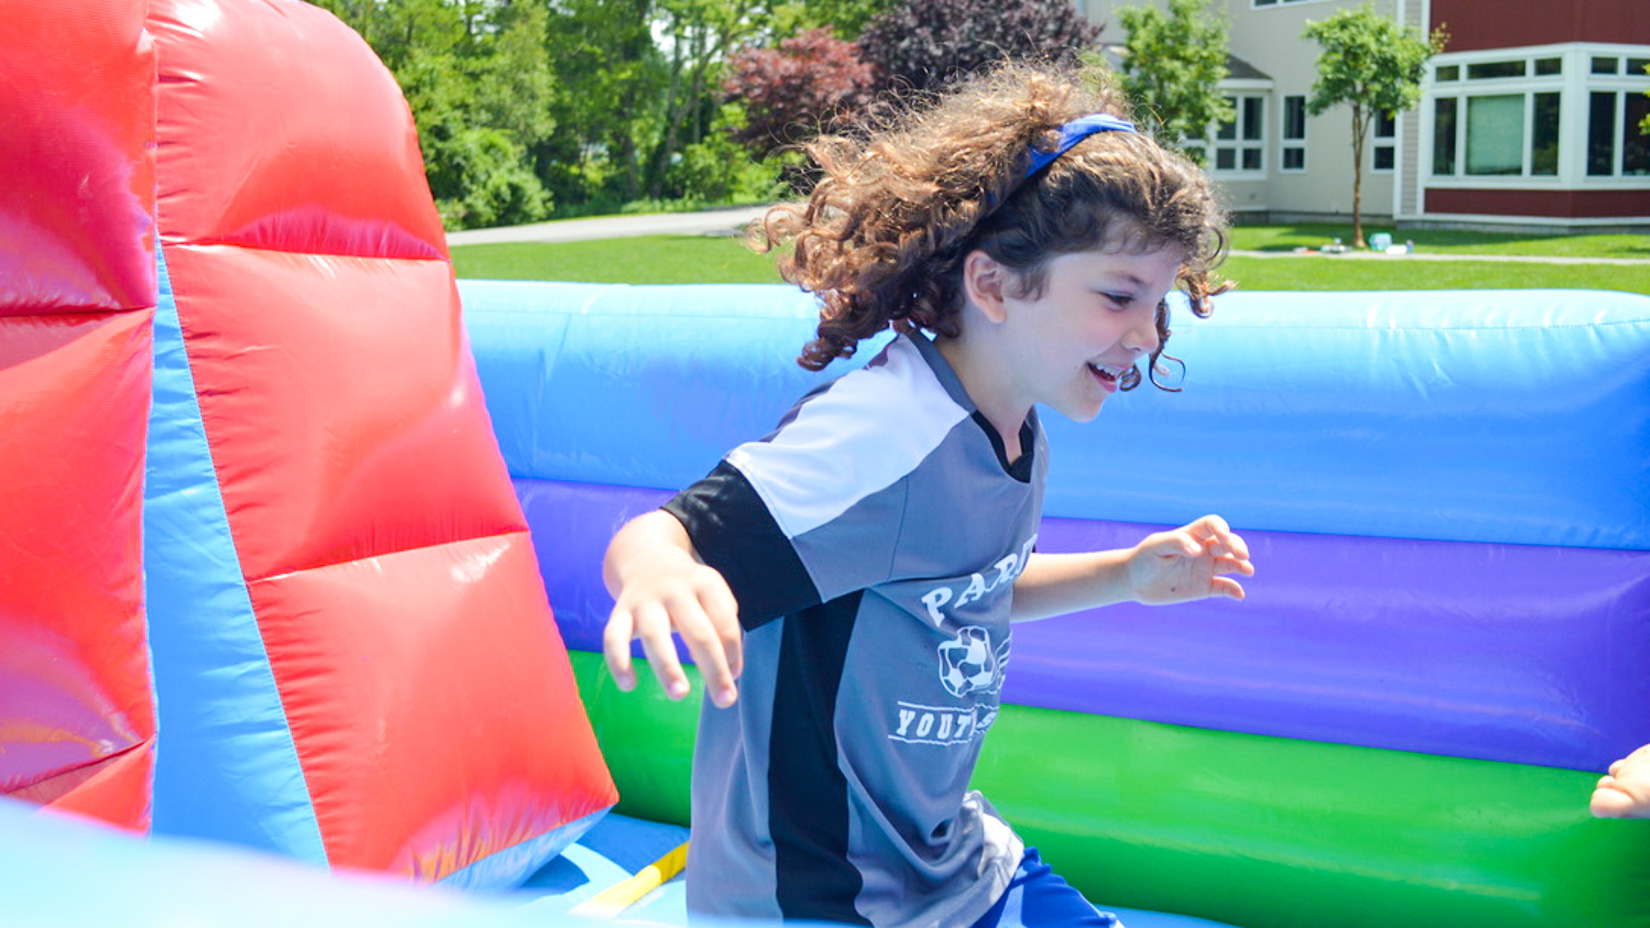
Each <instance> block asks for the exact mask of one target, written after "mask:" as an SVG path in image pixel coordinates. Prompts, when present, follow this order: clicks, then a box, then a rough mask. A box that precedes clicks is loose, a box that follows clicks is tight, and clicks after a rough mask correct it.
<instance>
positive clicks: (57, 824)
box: [0, 799, 1216, 928]
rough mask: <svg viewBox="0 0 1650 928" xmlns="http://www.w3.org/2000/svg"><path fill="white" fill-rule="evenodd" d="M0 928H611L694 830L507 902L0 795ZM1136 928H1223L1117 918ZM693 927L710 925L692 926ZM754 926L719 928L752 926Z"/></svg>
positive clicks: (668, 918)
mask: <svg viewBox="0 0 1650 928" xmlns="http://www.w3.org/2000/svg"><path fill="white" fill-rule="evenodd" d="M0 835H3V836H4V838H3V839H0V899H3V900H4V904H3V914H0V923H4V924H6V925H18V926H28V928H83V926H86V925H102V924H109V925H119V926H121V928H176V926H181V925H190V926H220V925H222V926H229V925H233V926H235V928H291V926H294V925H349V926H351V928H374V926H394V928H518V926H520V928H525V926H533V928H546V926H554V925H589V924H603V922H600V921H595V920H591V919H586V918H582V917H579V916H576V915H573V914H571V910H572V909H573V907H574V906H576V905H578V904H579V903H581V902H583V901H585V900H587V899H589V898H591V897H592V896H594V895H596V894H597V893H599V892H601V891H602V890H604V889H606V888H608V887H609V886H612V885H614V884H616V883H619V882H621V881H623V880H624V879H626V878H628V877H629V876H630V875H632V874H634V873H636V872H637V871H639V870H641V869H643V868H645V867H647V866H648V865H649V864H652V863H653V862H654V861H656V860H658V859H659V858H661V857H663V856H664V855H665V854H667V853H669V851H670V850H671V849H673V848H675V847H676V846H677V845H679V844H681V842H682V841H684V840H686V837H687V829H685V828H680V827H677V826H673V825H662V824H658V823H655V822H648V821H643V820H640V819H634V818H628V817H626V816H622V815H608V816H607V817H606V818H604V819H603V820H602V821H601V822H600V823H598V824H597V825H596V826H595V827H594V828H593V829H592V830H591V831H590V832H589V833H587V834H586V835H585V836H584V838H583V839H582V840H581V841H579V842H578V843H577V844H575V845H574V846H572V847H570V848H568V849H567V850H566V851H565V852H563V854H562V855H561V856H560V857H557V858H556V859H554V860H552V861H551V862H550V863H548V864H546V865H545V866H544V867H542V868H541V869H540V870H539V871H538V872H537V873H535V874H533V876H532V877H531V878H529V879H528V880H527V882H526V884H525V885H524V886H522V887H521V888H520V889H518V890H516V891H513V892H508V893H463V892H459V891H456V890H451V889H446V888H443V887H439V886H416V885H412V884H409V883H406V882H403V881H400V880H394V879H390V878H387V877H383V876H374V875H369V874H335V873H329V872H327V871H326V870H323V869H320V868H318V867H315V866H312V865H308V864H303V863H299V862H297V861H293V860H289V859H286V858H281V857H274V856H270V855H267V854H263V853H258V852H253V851H249V850H245V849H241V848H235V847H229V846H226V845H221V844H212V843H207V842H201V841H188V840H180V839H174V838H145V837H139V836H136V835H132V834H128V833H125V832H122V831H118V830H115V829H112V828H109V827H108V826H106V825H102V824H98V823H94V822H89V821H83V820H80V819H77V818H73V817H70V816H66V815H60V814H56V813H43V812H40V811H38V810H37V809H36V808H35V807H33V806H31V805H27V804H25V803H22V802H18V801H16V800H11V799H0ZM1116 911H1117V912H1118V914H1119V915H1120V916H1122V918H1123V920H1124V922H1125V924H1126V925H1127V926H1128V928H1211V926H1215V925H1216V923H1214V922H1208V921H1202V920H1199V919H1192V918H1185V917H1181V916H1174V915H1163V914H1159V913H1151V912H1133V911H1130V910H1116ZM606 923H607V924H621V925H631V926H684V925H686V924H687V912H686V905H685V893H684V887H683V883H682V881H681V879H680V878H677V879H674V880H671V881H669V882H667V883H665V884H664V885H663V886H660V887H659V888H658V889H655V890H654V891H652V892H651V893H649V894H647V895H646V896H644V897H643V898H642V899H640V900H639V901H637V902H636V903H634V904H633V905H631V906H630V907H629V908H628V909H626V910H625V911H624V912H623V913H622V914H621V915H619V916H618V917H616V918H615V919H613V920H612V921H609V922H606ZM694 924H695V928H712V926H708V925H701V923H700V922H699V921H697V920H696V921H695V923H694ZM752 925H753V923H750V922H738V923H730V924H724V925H723V926H721V928H752Z"/></svg>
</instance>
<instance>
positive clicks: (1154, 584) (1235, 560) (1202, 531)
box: [1128, 516, 1255, 605]
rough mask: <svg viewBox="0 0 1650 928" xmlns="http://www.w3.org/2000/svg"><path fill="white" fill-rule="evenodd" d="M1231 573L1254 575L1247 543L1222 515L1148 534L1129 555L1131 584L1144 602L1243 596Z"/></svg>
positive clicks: (1239, 585) (1240, 586)
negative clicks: (1170, 529)
mask: <svg viewBox="0 0 1650 928" xmlns="http://www.w3.org/2000/svg"><path fill="white" fill-rule="evenodd" d="M1231 574H1236V575H1238V576H1243V577H1253V576H1254V575H1255V567H1254V565H1253V564H1251V563H1249V546H1248V545H1247V544H1245V543H1244V541H1243V538H1242V536H1240V535H1238V534H1237V533H1235V532H1233V531H1232V530H1231V528H1230V527H1228V526H1227V525H1226V520H1225V519H1222V518H1221V517H1220V516H1204V517H1203V518H1201V519H1198V520H1197V521H1196V522H1193V523H1191V524H1190V525H1187V526H1185V527H1183V528H1177V529H1174V530H1172V531H1167V532H1158V533H1157V534H1155V535H1148V536H1146V538H1145V539H1144V540H1142V541H1141V542H1140V543H1139V544H1137V545H1135V546H1134V551H1133V552H1132V553H1131V555H1130V557H1129V567H1128V578H1129V587H1130V590H1131V591H1132V592H1133V594H1134V598H1135V599H1136V600H1137V601H1139V602H1142V603H1149V604H1154V605H1162V604H1165V603H1181V602H1187V601H1189V600H1194V599H1204V598H1206V597H1210V596H1229V597H1231V598H1232V599H1242V598H1243V595H1244V594H1243V585H1242V584H1240V583H1238V582H1237V581H1236V580H1234V579H1232V578H1231V576H1229V575H1231Z"/></svg>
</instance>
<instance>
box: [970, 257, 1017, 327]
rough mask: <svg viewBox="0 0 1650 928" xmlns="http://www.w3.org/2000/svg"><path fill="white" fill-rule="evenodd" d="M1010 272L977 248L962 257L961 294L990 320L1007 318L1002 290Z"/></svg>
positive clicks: (1006, 283)
mask: <svg viewBox="0 0 1650 928" xmlns="http://www.w3.org/2000/svg"><path fill="white" fill-rule="evenodd" d="M1011 273H1012V272H1011V271H1009V269H1008V268H1007V267H1006V266H1004V265H1003V264H1002V263H1001V262H999V261H998V260H997V259H996V258H993V257H991V256H990V255H988V254H986V253H985V252H983V251H980V250H978V249H975V250H974V251H971V252H969V253H968V255H967V256H966V257H964V258H963V294H964V295H966V296H967V297H968V299H969V301H970V302H972V303H973V304H974V305H975V306H977V307H979V308H980V312H982V313H984V314H985V317H986V318H987V319H989V320H991V321H992V322H1002V321H1003V320H1004V319H1006V318H1007V312H1006V307H1005V306H1004V300H1003V292H1004V290H1005V289H1006V288H1007V287H1008V283H1009V275H1010V274H1011Z"/></svg>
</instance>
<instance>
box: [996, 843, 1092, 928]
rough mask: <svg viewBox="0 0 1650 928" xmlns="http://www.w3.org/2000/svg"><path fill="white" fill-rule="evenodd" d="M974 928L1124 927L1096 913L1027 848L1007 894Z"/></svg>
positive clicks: (1080, 894)
mask: <svg viewBox="0 0 1650 928" xmlns="http://www.w3.org/2000/svg"><path fill="white" fill-rule="evenodd" d="M974 928H1123V923H1122V922H1120V921H1118V920H1117V916H1115V915H1112V914H1111V913H1110V912H1102V911H1100V910H1099V909H1096V908H1095V907H1094V906H1093V905H1091V904H1090V903H1089V901H1088V900H1087V899H1084V898H1083V894H1082V893H1080V892H1078V891H1077V890H1075V889H1073V888H1072V886H1071V884H1070V883H1067V882H1066V881H1065V879H1064V878H1063V877H1061V876H1060V875H1059V874H1057V873H1055V872H1054V868H1052V867H1050V866H1049V865H1048V864H1045V863H1043V859H1042V857H1041V856H1039V855H1038V853H1037V849H1036V848H1034V847H1028V848H1026V856H1025V857H1024V858H1023V859H1022V860H1021V861H1020V869H1019V870H1016V871H1015V872H1014V879H1013V881H1011V882H1010V883H1009V884H1008V892H1006V893H1003V895H1002V898H1000V899H998V900H997V904H996V905H994V906H992V907H991V911H989V912H987V913H985V915H983V916H981V917H980V920H979V921H977V922H975V923H974Z"/></svg>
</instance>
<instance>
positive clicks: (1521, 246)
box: [452, 225, 1650, 294]
mask: <svg viewBox="0 0 1650 928" xmlns="http://www.w3.org/2000/svg"><path fill="white" fill-rule="evenodd" d="M1337 234H1340V235H1342V236H1343V238H1350V231H1349V230H1347V229H1344V228H1340V227H1336V226H1327V225H1325V226H1304V225H1303V226H1244V227H1239V228H1237V229H1235V230H1233V247H1235V248H1238V249H1242V250H1252V251H1275V252H1288V251H1292V250H1293V249H1294V248H1296V247H1300V246H1308V247H1310V246H1315V245H1321V244H1324V243H1325V242H1328V241H1332V240H1333V239H1334V237H1335V235H1337ZM1403 234H1404V235H1406V236H1413V237H1415V243H1416V251H1417V252H1418V253H1421V254H1434V253H1436V254H1460V255H1504V256H1528V255H1558V256H1564V257H1572V258H1586V257H1615V258H1622V257H1638V258H1650V236H1631V235H1587V236H1572V237H1562V236H1561V237H1548V238H1542V237H1534V236H1508V235H1499V236H1490V235H1486V234H1484V233H1469V232H1413V233H1412V232H1406V233H1403ZM1541 243H1548V244H1547V246H1545V247H1543V246H1542V244H1541ZM452 254H453V265H454V267H455V268H456V270H457V272H458V276H459V277H463V278H470V279H493V280H567V281H588V282H597V283H601V282H611V283H634V284H681V283H777V282H778V281H779V275H778V273H777V272H776V271H775V270H774V263H773V257H772V256H771V255H759V254H754V253H752V252H751V251H750V250H749V249H748V248H746V247H745V245H744V244H743V243H742V242H741V241H740V240H739V239H736V238H717V237H706V236H695V235H655V236H645V237H641V238H623V239H602V240H595V241H585V242H567V243H555V244H551V243H513V244H505V245H465V246H460V247H456V248H454V249H453V250H452ZM1221 272H1222V273H1223V274H1224V275H1225V276H1226V277H1227V278H1229V279H1231V280H1234V281H1236V282H1237V284H1238V286H1240V287H1242V288H1243V289H1245V290H1467V289H1472V290H1483V289H1499V288H1517V289H1528V288H1536V287H1557V288H1579V289H1589V290H1599V289H1603V290H1624V291H1627V292H1630V293H1644V294H1650V263H1647V264H1642V265H1612V264H1591V263H1588V264H1544V263H1540V262H1534V261H1473V260H1461V261H1425V260H1420V259H1409V258H1379V257H1363V258H1360V257H1353V256H1329V255H1307V256H1299V257H1297V256H1294V255H1290V256H1288V257H1283V256H1281V255H1280V256H1278V257H1249V256H1244V255H1234V256H1232V257H1231V258H1230V259H1229V260H1228V261H1227V262H1226V264H1225V265H1224V266H1223V267H1222V269H1221Z"/></svg>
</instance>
